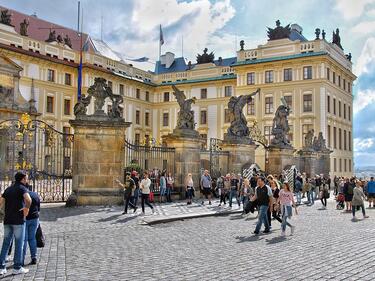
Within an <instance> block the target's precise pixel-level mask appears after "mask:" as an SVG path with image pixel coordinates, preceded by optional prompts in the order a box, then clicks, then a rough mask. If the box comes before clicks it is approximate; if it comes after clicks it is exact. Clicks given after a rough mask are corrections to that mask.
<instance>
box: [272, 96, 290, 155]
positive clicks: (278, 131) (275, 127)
mask: <svg viewBox="0 0 375 281" xmlns="http://www.w3.org/2000/svg"><path fill="white" fill-rule="evenodd" d="M281 102H282V105H280V106H279V107H278V108H277V110H276V113H275V117H274V118H273V124H272V132H271V133H272V135H273V136H274V138H273V139H272V141H271V145H272V146H274V147H279V148H292V146H291V144H290V142H289V140H288V138H287V135H288V133H289V124H288V116H289V114H290V111H291V110H290V107H289V106H288V104H287V103H286V101H285V99H284V98H281Z"/></svg>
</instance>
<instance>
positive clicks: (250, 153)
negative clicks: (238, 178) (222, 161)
mask: <svg viewBox="0 0 375 281" xmlns="http://www.w3.org/2000/svg"><path fill="white" fill-rule="evenodd" d="M221 147H222V149H223V151H229V159H228V172H230V173H232V172H233V173H235V174H242V168H243V166H244V165H245V164H248V163H251V164H253V163H255V149H256V148H257V146H256V145H255V144H254V143H251V144H244V143H235V142H229V141H223V143H222V146H221Z"/></svg>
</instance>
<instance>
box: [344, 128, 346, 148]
mask: <svg viewBox="0 0 375 281" xmlns="http://www.w3.org/2000/svg"><path fill="white" fill-rule="evenodd" d="M346 141H347V139H346V130H344V150H346Z"/></svg>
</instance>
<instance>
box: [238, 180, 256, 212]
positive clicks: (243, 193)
mask: <svg viewBox="0 0 375 281" xmlns="http://www.w3.org/2000/svg"><path fill="white" fill-rule="evenodd" d="M251 191H252V190H251V187H250V181H249V179H247V178H245V179H244V180H243V183H242V185H241V189H240V200H241V203H242V206H243V208H245V205H246V203H247V202H248V201H249V196H250V195H254V193H252V192H251Z"/></svg>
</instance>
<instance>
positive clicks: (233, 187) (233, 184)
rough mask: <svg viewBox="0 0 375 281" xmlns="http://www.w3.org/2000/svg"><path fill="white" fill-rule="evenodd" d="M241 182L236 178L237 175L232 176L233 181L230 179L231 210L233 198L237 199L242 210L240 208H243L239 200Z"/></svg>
mask: <svg viewBox="0 0 375 281" xmlns="http://www.w3.org/2000/svg"><path fill="white" fill-rule="evenodd" d="M239 182H240V181H239V179H238V177H236V175H235V174H232V175H231V179H230V193H229V208H230V209H231V208H232V201H233V197H235V198H236V201H237V204H238V208H240V206H241V205H240V200H239V198H238V191H239Z"/></svg>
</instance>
